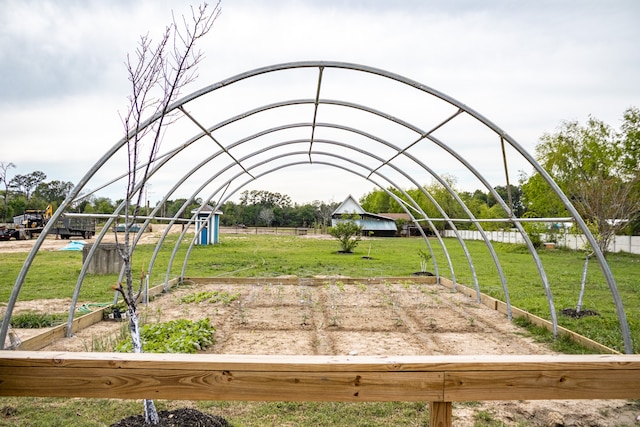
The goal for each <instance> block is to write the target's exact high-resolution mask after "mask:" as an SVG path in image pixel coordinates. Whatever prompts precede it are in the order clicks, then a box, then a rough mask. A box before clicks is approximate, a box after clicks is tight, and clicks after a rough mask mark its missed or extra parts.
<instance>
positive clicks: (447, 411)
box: [429, 402, 453, 427]
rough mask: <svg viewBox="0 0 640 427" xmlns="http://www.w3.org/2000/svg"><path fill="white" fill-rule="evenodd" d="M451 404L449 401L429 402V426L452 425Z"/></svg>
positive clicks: (443, 426)
mask: <svg viewBox="0 0 640 427" xmlns="http://www.w3.org/2000/svg"><path fill="white" fill-rule="evenodd" d="M452 420H453V404H452V403H451V402H431V404H430V406H429V427H451V426H453V422H452Z"/></svg>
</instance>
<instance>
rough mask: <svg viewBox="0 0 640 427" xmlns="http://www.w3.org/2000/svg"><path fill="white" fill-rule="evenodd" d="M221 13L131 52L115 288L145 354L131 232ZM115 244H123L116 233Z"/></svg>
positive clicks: (150, 409)
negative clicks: (119, 278) (174, 113)
mask: <svg viewBox="0 0 640 427" xmlns="http://www.w3.org/2000/svg"><path fill="white" fill-rule="evenodd" d="M220 12H221V9H220V2H218V3H217V4H216V6H215V7H214V8H213V9H210V8H209V6H208V5H207V4H203V5H201V6H199V7H198V8H197V9H194V8H193V7H192V8H191V17H190V19H189V18H186V17H184V16H182V19H181V22H177V21H176V18H175V16H174V17H173V22H172V24H171V25H169V26H168V27H167V28H166V29H165V31H164V33H163V34H162V37H161V38H160V40H159V41H158V42H157V43H155V44H154V43H153V41H152V39H151V38H150V37H149V36H148V35H145V36H141V38H140V42H139V45H138V48H137V50H136V53H135V56H134V58H131V57H130V56H129V55H127V62H126V67H127V73H128V78H129V82H130V83H131V95H130V96H129V97H128V100H129V106H128V109H127V111H126V114H124V115H123V117H122V122H123V125H124V131H125V135H126V136H127V138H128V141H127V149H128V176H127V187H126V192H127V193H126V199H125V207H124V223H125V224H124V232H123V242H122V244H121V245H120V244H118V245H117V247H118V248H119V253H120V256H121V257H122V260H123V263H124V268H125V274H124V277H125V283H124V284H122V283H118V284H117V285H115V286H114V289H115V290H116V291H118V292H119V293H120V294H121V295H122V298H123V300H124V302H125V303H126V304H127V314H128V319H129V329H130V332H131V338H132V341H133V349H134V352H136V353H142V342H141V339H140V324H139V319H138V301H139V299H140V295H141V293H142V289H143V282H144V280H143V278H140V280H139V282H138V283H137V284H136V285H134V280H133V273H132V268H131V262H132V255H133V247H132V244H131V237H130V234H131V231H132V227H133V225H134V224H135V223H136V219H137V217H138V215H139V211H140V208H141V207H142V203H143V195H144V188H145V185H146V183H147V181H148V179H149V171H150V170H151V166H152V165H153V163H154V161H155V159H156V156H157V153H158V149H159V148H160V143H161V140H162V135H163V132H164V128H165V127H166V126H167V125H169V124H170V123H171V122H172V120H173V118H172V117H170V116H169V114H168V113H169V106H170V105H171V103H172V102H173V101H175V100H176V98H177V97H178V95H179V94H180V91H181V89H182V88H184V87H185V85H187V84H188V83H190V82H192V81H193V80H194V79H195V77H196V68H197V65H198V63H199V62H200V60H201V59H202V53H201V52H200V51H198V50H196V49H195V46H196V43H197V42H198V40H199V39H201V38H203V37H204V36H205V35H206V34H207V33H208V32H209V31H210V30H211V28H212V26H213V23H214V22H215V20H216V19H217V17H218V16H219V15H220ZM153 116H157V117H158V120H157V121H156V122H155V123H154V124H153V125H152V126H149V127H147V128H144V127H143V121H144V120H145V119H146V118H148V117H153ZM141 165H142V166H141ZM116 243H119V242H118V233H116ZM144 412H145V420H146V422H147V424H158V423H159V418H158V413H157V411H156V408H155V405H154V403H153V401H152V400H145V401H144Z"/></svg>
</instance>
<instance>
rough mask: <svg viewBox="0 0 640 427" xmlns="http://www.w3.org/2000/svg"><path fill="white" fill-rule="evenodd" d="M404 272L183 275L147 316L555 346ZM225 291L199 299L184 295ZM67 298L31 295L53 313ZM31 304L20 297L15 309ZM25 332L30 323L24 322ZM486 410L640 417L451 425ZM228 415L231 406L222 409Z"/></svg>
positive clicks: (413, 347)
mask: <svg viewBox="0 0 640 427" xmlns="http://www.w3.org/2000/svg"><path fill="white" fill-rule="evenodd" d="M421 281H424V279H422V280H418V279H416V280H415V281H414V280H412V279H411V278H408V279H407V280H405V281H393V282H388V281H384V280H381V281H378V282H367V281H366V280H363V281H362V282H358V281H355V282H354V281H350V282H349V283H348V284H347V283H343V282H342V281H341V280H340V279H335V278H334V279H330V278H327V279H320V280H315V281H313V282H312V281H300V283H297V282H296V283H295V284H291V281H290V280H282V281H279V279H277V278H275V279H261V280H254V281H248V282H246V283H244V284H229V283H223V282H217V283H216V282H213V281H212V283H206V284H195V283H194V284H186V285H181V286H179V287H178V288H175V289H173V290H172V291H171V292H169V293H167V294H163V295H162V296H160V297H158V298H156V299H155V300H153V301H152V302H151V303H150V304H149V305H148V306H143V307H142V308H141V311H142V312H143V313H142V314H143V316H144V317H145V318H146V321H147V322H164V321H169V320H173V319H179V318H181V319H190V320H200V319H203V318H209V319H210V321H211V324H212V325H214V326H215V328H216V336H215V338H216V342H215V344H214V345H213V346H211V347H209V348H208V349H206V350H205V351H204V352H205V353H217V354H282V355H347V354H348V355H353V356H357V355H431V354H432V355H462V354H484V355H486V354H496V355H498V354H529V355H530V354H550V353H552V351H551V350H550V349H549V348H548V347H546V346H545V345H542V344H539V343H537V342H535V341H534V340H533V339H532V338H531V337H530V336H529V335H528V333H527V332H526V331H525V330H523V329H521V328H519V327H517V326H516V325H514V324H513V323H511V322H509V321H508V319H506V317H505V316H504V315H503V314H501V313H499V312H497V311H495V310H491V309H489V308H487V307H485V306H483V305H480V304H478V303H477V302H476V300H475V298H470V297H468V296H465V295H464V294H463V293H461V292H456V291H453V290H451V289H449V288H446V287H444V286H441V285H436V284H425V283H420V282H421ZM195 294H200V295H209V294H215V295H218V296H220V295H224V296H225V298H223V299H224V300H225V301H223V299H221V298H209V299H205V300H204V301H201V302H199V303H184V302H183V300H184V299H185V297H189V296H193V295H195ZM68 303H69V301H68V300H55V301H52V300H48V301H36V302H29V303H28V305H29V306H30V307H28V308H30V309H32V308H33V307H34V306H39V307H44V306H45V304H47V305H46V310H47V312H56V311H59V312H63V311H65V310H68ZM22 309H26V308H25V306H24V304H21V303H19V304H18V306H17V307H16V312H19V311H20V310H22ZM122 326H123V324H122V323H119V322H107V321H103V322H100V323H98V324H95V325H93V326H91V327H89V328H86V329H84V330H81V331H79V332H78V333H76V335H75V336H74V337H72V338H65V339H59V340H56V341H55V342H52V343H51V344H50V345H48V346H47V347H46V348H44V349H43V350H53V351H58V350H59V351H92V350H95V349H96V346H99V347H101V348H102V347H104V346H107V345H108V344H109V343H111V342H114V341H115V340H116V339H117V337H118V336H119V335H120V333H121V332H120V329H121V328H122ZM17 332H18V334H19V335H20V336H21V338H23V339H24V337H25V336H26V335H25V334H27V332H29V333H31V334H32V333H33V331H24V330H18V331H17ZM479 411H487V412H488V413H490V414H491V416H492V417H493V419H495V420H501V421H502V422H503V423H505V425H528V426H546V425H565V426H623V425H628V426H631V425H637V424H636V416H637V415H638V405H637V404H634V403H633V402H628V401H624V400H615V401H580V400H575V401H527V402H525V401H509V402H477V403H474V404H473V405H468V404H454V414H453V415H454V424H455V425H458V426H473V425H474V414H476V413H478V412H479ZM220 415H223V416H224V414H220Z"/></svg>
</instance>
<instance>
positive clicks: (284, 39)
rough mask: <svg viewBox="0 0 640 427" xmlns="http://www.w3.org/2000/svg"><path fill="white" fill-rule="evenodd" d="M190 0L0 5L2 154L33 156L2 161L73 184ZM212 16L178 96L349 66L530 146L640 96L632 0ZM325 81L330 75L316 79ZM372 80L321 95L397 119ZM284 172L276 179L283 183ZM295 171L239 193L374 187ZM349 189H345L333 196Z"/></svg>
mask: <svg viewBox="0 0 640 427" xmlns="http://www.w3.org/2000/svg"><path fill="white" fill-rule="evenodd" d="M187 4H188V3H187V2H182V1H181V2H169V1H164V2H154V1H150V0H139V1H134V2H125V1H122V2H115V3H114V2H110V3H108V4H106V3H103V2H99V1H88V2H82V1H76V0H63V1H56V2H54V1H52V0H48V1H37V2H36V1H18V0H9V1H6V2H5V4H4V5H3V14H2V16H1V17H0V66H2V69H3V75H4V76H6V78H3V79H2V81H0V93H1V94H2V95H1V96H0V115H1V117H2V121H1V122H0V127H1V132H2V139H1V142H0V144H1V146H2V147H9V146H15V145H20V146H29V147H37V148H36V149H35V150H33V153H34V154H32V155H29V156H27V155H24V154H23V152H19V153H16V154H12V155H9V154H8V153H11V152H10V151H7V150H4V153H7V154H4V155H3V159H2V160H4V161H11V162H14V163H16V164H17V165H18V167H20V168H31V170H44V169H47V170H45V172H46V173H47V175H48V176H49V178H50V179H61V180H77V179H78V177H79V176H82V175H83V174H84V172H85V171H86V170H87V169H88V168H89V166H90V164H88V163H91V162H92V161H93V160H94V159H97V158H99V157H100V155H101V154H102V153H103V152H104V151H106V149H107V148H108V147H110V146H111V145H113V144H114V143H115V142H116V141H117V140H118V138H119V137H120V135H121V130H122V128H121V125H120V122H119V120H118V115H117V112H118V110H122V109H123V108H124V107H125V103H126V99H125V98H126V96H127V95H128V92H127V81H126V73H125V69H124V65H123V61H124V59H125V55H126V53H127V52H132V51H133V50H134V49H135V47H136V42H137V40H138V36H139V35H140V34H142V33H146V32H147V31H149V33H150V34H151V35H152V36H154V35H157V34H158V33H159V32H160V31H161V30H162V29H163V28H164V26H165V25H166V24H167V23H168V22H169V19H170V17H171V13H170V11H171V8H173V9H174V10H175V11H176V12H177V13H182V12H185V11H188V9H187V8H186V7H187ZM514 5H515V6H514ZM222 6H223V13H222V15H221V17H220V18H219V20H218V21H217V22H216V24H215V26H214V29H213V31H212V32H211V33H210V34H209V35H208V37H207V39H206V40H204V41H203V44H202V45H201V49H202V50H203V52H204V53H205V60H204V61H203V63H202V65H201V67H200V72H199V74H200V78H199V80H198V81H197V82H196V83H195V84H193V85H191V87H190V88H189V90H195V89H196V88H199V87H203V86H206V85H208V84H211V83H214V82H216V81H219V80H222V79H225V78H227V77H229V76H231V75H235V74H237V73H241V72H244V71H247V70H250V69H254V68H257V67H261V66H266V65H271V64H276V63H282V62H289V61H299V60H307V59H314V60H338V61H348V62H354V63H360V64H365V65H369V66H374V67H379V68H382V69H385V70H387V71H391V72H395V73H398V74H400V75H404V76H406V77H409V78H412V79H414V80H416V81H419V82H421V83H423V84H425V85H427V86H430V87H432V88H434V89H436V90H439V91H441V92H443V93H445V94H447V95H449V96H452V97H454V98H455V99H457V100H458V101H460V102H463V103H465V104H466V105H468V106H469V107H471V108H473V109H475V110H477V111H478V112H480V113H481V114H483V115H485V116H486V117H487V118H489V119H490V120H492V121H493V122H495V123H496V124H497V125H498V126H500V127H501V128H502V129H503V130H505V131H506V132H507V133H509V134H510V135H511V136H513V137H514V138H516V140H518V141H519V142H520V143H522V144H523V145H524V146H525V147H526V148H527V149H528V150H530V151H533V148H534V146H535V144H536V142H537V139H538V137H540V136H541V135H542V134H543V133H544V132H551V131H553V130H554V128H555V127H556V126H557V125H558V124H559V123H560V122H561V121H562V120H565V119H578V120H584V119H586V117H587V116H588V115H589V114H592V115H594V116H596V117H598V118H600V119H602V120H604V121H605V122H608V123H610V124H612V125H614V126H617V124H618V123H619V120H620V118H621V115H622V112H623V110H624V109H625V108H627V107H628V106H630V105H638V100H640V87H639V86H638V84H637V75H638V72H639V71H640V51H639V50H638V49H637V48H636V47H635V44H636V42H637V40H639V39H640V29H639V27H638V26H637V23H636V21H637V17H638V16H640V4H639V3H637V2H635V1H631V0H630V1H623V0H615V1H611V2H606V3H602V2H596V1H567V0H565V1H543V2H525V3H522V2H518V3H514V2H510V1H502V0H492V1H488V2H473V1H456V2H435V1H418V0H412V1H403V2H388V1H374V2H372V1H355V0H354V1H338V0H335V1H302V0H299V1H294V0H290V1H286V0H282V1H272V2H260V1H249V0H227V1H225V2H223V4H222ZM294 74H295V73H289V74H287V75H286V77H284V75H283V76H281V77H278V76H275V75H274V76H273V78H262V79H260V84H249V83H247V84H246V86H245V87H246V88H245V90H243V91H240V92H237V95H236V97H237V98H236V99H233V100H230V99H227V100H226V101H227V102H226V103H225V104H218V105H216V104H213V103H211V102H205V101H203V102H202V108H201V110H202V112H207V111H208V112H209V113H206V114H207V115H206V120H210V121H208V122H207V125H211V124H213V123H215V122H216V121H217V120H221V119H222V118H224V117H226V116H228V115H230V114H235V113H238V112H240V111H244V110H246V109H248V108H251V106H257V105H262V104H264V103H267V102H273V101H275V100H282V99H289V98H295V97H298V98H309V97H312V96H313V94H314V92H313V91H314V90H315V86H314V84H315V82H314V81H313V79H307V76H306V75H304V74H305V73H300V76H299V77H295V78H293V77H294ZM347 74H348V73H342V74H341V73H333V75H343V76H345V77H346V76H347ZM331 78H332V76H330V75H329V73H328V75H327V82H329V81H330V80H329V79H331ZM370 80H371V81H374V79H364V78H359V79H356V80H354V81H353V82H351V83H349V84H348V86H344V87H342V86H340V81H339V79H338V80H337V81H332V84H330V85H329V84H328V85H327V87H326V88H325V89H326V91H327V92H326V93H327V94H329V93H331V95H332V96H340V95H343V96H345V97H346V96H349V97H351V98H350V99H358V100H361V101H362V102H365V101H366V102H367V103H368V104H369V103H370V104H371V105H376V108H389V109H392V108H394V109H395V108H396V106H392V102H396V101H397V100H396V101H392V100H393V98H394V94H387V93H386V92H384V91H385V90H387V86H390V85H386V84H380V85H376V86H375V87H368V86H367V85H365V84H364V83H365V82H368V81H370ZM342 84H343V85H345V81H342ZM406 92H407V98H406V99H411V101H410V102H407V103H406V105H405V107H406V106H407V105H418V104H414V103H416V102H418V101H416V100H415V99H413V98H414V97H415V96H414V95H409V93H410V92H411V91H406ZM398 93H399V92H398ZM238 94H239V95H238ZM220 99H224V97H220ZM402 99H405V98H402ZM400 104H402V103H401V102H400V103H399V104H398V106H397V111H399V112H400V111H402V114H403V117H405V118H407V119H408V120H410V121H414V120H419V114H417V113H416V111H413V110H412V109H410V108H409V109H406V108H405V110H402V105H400ZM194 108H195V107H194ZM394 111H395V110H394ZM198 113H199V114H200V111H198ZM398 114H400V113H398ZM447 114H448V113H447ZM445 116H446V115H445ZM198 117H203V116H202V115H199V116H198ZM409 118H410V119H409ZM203 120H204V119H203ZM295 120H305V121H307V120H309V117H308V115H305V116H300V117H297V118H296V119H295ZM439 120H441V119H439ZM435 122H436V123H437V122H438V120H435ZM247 124H248V123H247ZM257 125H258V126H260V125H261V123H260V122H258V123H257ZM420 125H421V126H422V125H423V124H422V123H421V124H420ZM264 126H273V124H271V125H269V124H265V125H264ZM424 126H425V127H426V126H428V125H427V124H424ZM378 128H379V129H381V128H380V127H378ZM176 133H178V131H177V130H176ZM230 137H231V136H230ZM390 138H391V137H390ZM398 138H400V139H402V138H404V135H403V136H400V134H398ZM169 143H170V142H169ZM68 152H73V153H74V155H75V156H77V157H78V159H79V161H78V162H76V163H74V164H73V165H72V167H69V166H68V165H66V164H65V165H62V166H56V165H59V164H60V162H62V161H63V159H64V158H65V154H64V153H68ZM474 160H476V161H478V164H480V163H481V159H474ZM514 167H515V166H514ZM488 168H489V169H490V168H491V166H490V165H489V166H488ZM28 172H29V170H22V171H20V172H18V173H28ZM283 172H284V171H281V172H279V173H277V174H274V176H285V175H286V174H284V173H283ZM297 174H298V172H297V169H296V174H294V173H293V172H291V175H286V176H291V177H294V179H288V178H284V179H282V180H280V181H278V180H276V179H270V180H267V179H265V180H260V181H259V182H256V183H255V184H252V185H254V186H255V187H254V188H260V187H261V185H263V183H264V185H265V187H266V186H271V185H274V186H277V185H282V188H278V187H274V188H268V189H269V190H272V191H277V192H281V193H287V194H290V195H292V196H293V198H294V200H296V201H301V202H302V201H309V200H314V199H328V198H329V197H334V198H335V199H336V200H342V199H343V195H342V194H335V193H336V191H344V192H346V193H352V194H354V196H355V197H359V195H360V194H359V191H368V190H370V189H371V187H372V185H371V183H367V182H363V181H362V180H360V179H355V180H354V179H352V178H349V180H348V181H346V178H343V179H340V180H338V181H336V182H335V183H334V184H333V185H331V184H332V183H331V182H329V181H327V182H323V185H321V186H316V187H314V188H315V189H314V192H313V194H309V188H310V185H309V184H308V182H307V184H306V185H305V186H296V185H295V184H296V183H300V182H303V181H304V179H303V178H301V177H300V175H297ZM310 175H313V174H311V173H310ZM355 181H357V182H359V183H360V185H359V191H354V190H352V189H353V188H356V184H355ZM346 182H349V186H353V187H350V189H347V188H344V187H345V186H344V183H346ZM498 184H500V183H496V185H498ZM325 188H326V190H325ZM154 191H156V193H158V192H160V191H161V189H160V188H156V189H155V190H154ZM112 197H113V196H112ZM298 197H300V198H302V199H299V200H297V199H298Z"/></svg>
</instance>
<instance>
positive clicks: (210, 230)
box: [191, 205, 222, 245]
mask: <svg viewBox="0 0 640 427" xmlns="http://www.w3.org/2000/svg"><path fill="white" fill-rule="evenodd" d="M191 214H193V215H196V214H197V218H196V235H197V237H196V238H197V240H196V244H197V245H217V244H218V243H220V215H222V212H221V211H215V212H214V211H213V207H211V206H209V205H206V206H205V207H203V208H202V209H201V210H200V211H199V212H198V210H197V209H195V210H192V211H191Z"/></svg>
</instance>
